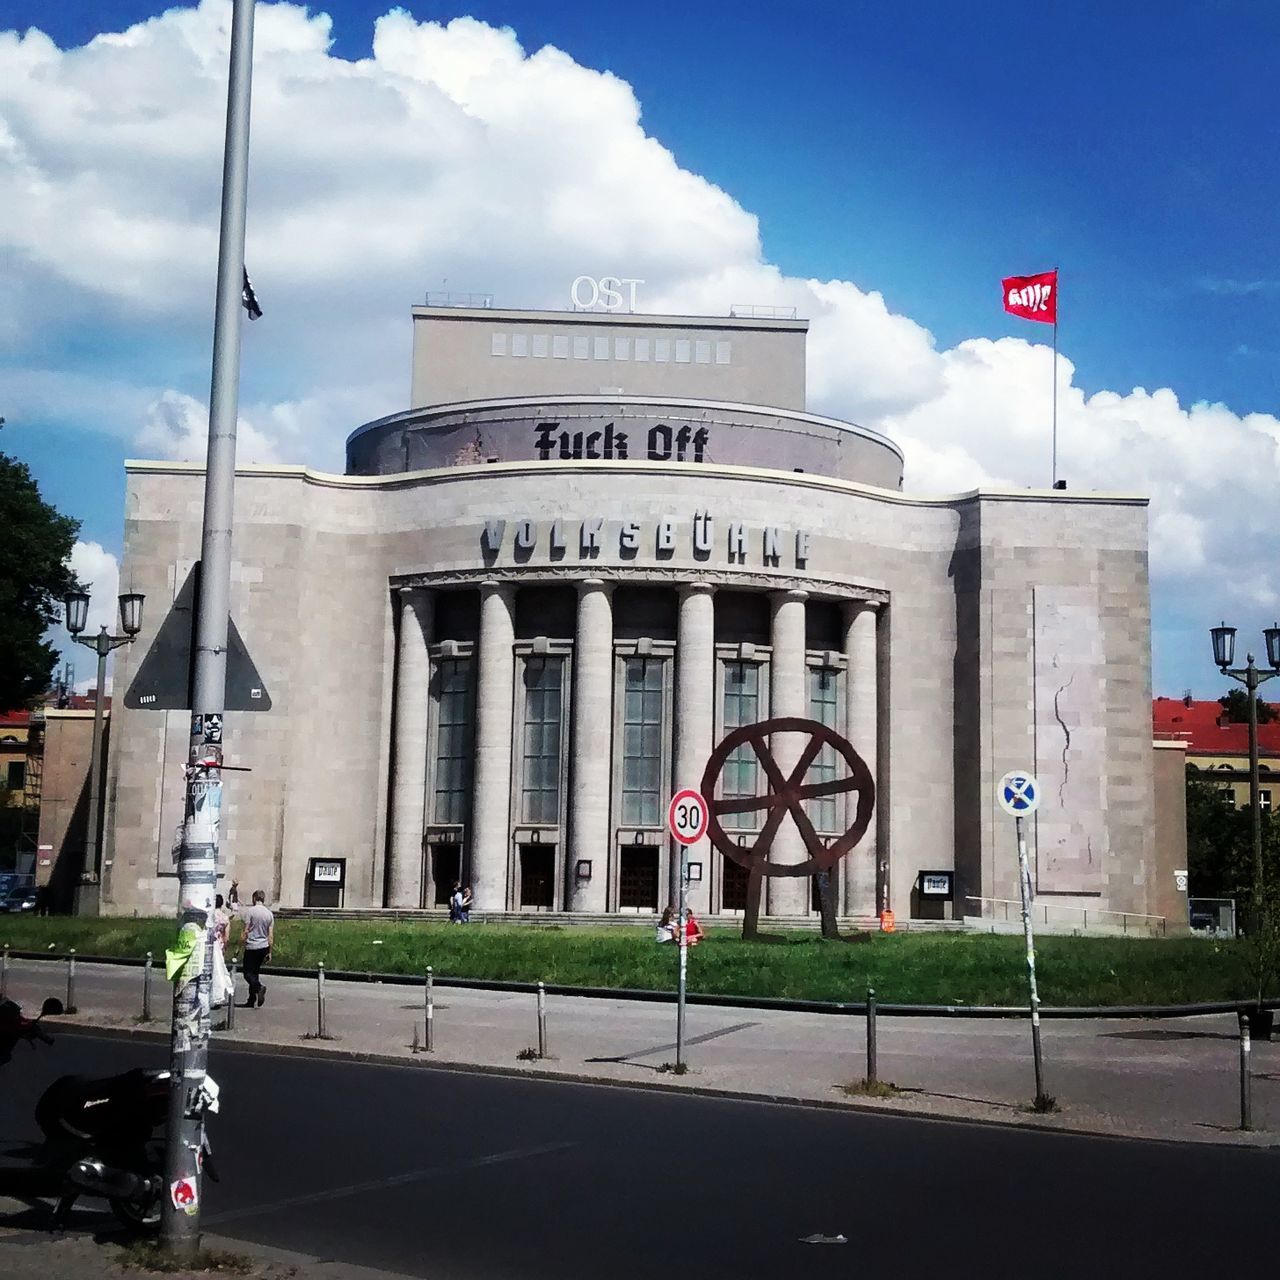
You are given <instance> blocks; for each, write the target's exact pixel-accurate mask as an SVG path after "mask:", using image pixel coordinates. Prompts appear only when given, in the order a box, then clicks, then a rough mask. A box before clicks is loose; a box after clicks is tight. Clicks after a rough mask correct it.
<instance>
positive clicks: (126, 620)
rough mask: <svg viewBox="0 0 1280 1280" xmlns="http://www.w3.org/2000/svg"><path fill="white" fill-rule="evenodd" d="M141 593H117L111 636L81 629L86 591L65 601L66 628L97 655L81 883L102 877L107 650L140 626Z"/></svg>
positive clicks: (130, 638) (125, 640) (85, 612)
mask: <svg viewBox="0 0 1280 1280" xmlns="http://www.w3.org/2000/svg"><path fill="white" fill-rule="evenodd" d="M144 598H145V597H143V596H142V595H140V594H139V593H138V592H136V591H126V592H122V593H121V595H120V630H121V631H123V632H124V634H123V635H120V636H113V635H109V634H108V633H107V628H106V626H105V625H104V626H103V628H102V630H101V631H99V632H98V634H97V635H96V636H94V637H93V638H92V639H91V640H90V639H86V638H85V637H83V636H82V635H81V634H80V633H81V632H82V631H83V630H84V628H85V623H86V622H87V621H88V618H89V593H88V592H87V591H69V592H67V596H66V600H65V602H64V603H65V605H66V610H67V630H68V631H69V632H70V633H71V637H72V639H73V640H75V642H76V644H82V645H84V646H85V648H87V649H92V650H93V651H94V652H95V653H96V654H97V655H98V687H97V691H96V694H95V697H94V704H93V753H92V755H91V757H90V761H89V823H88V832H87V836H86V839H85V859H84V867H83V869H82V871H81V873H80V880H81V883H83V884H100V883H101V881H102V849H101V847H100V840H99V832H98V790H99V783H100V779H101V777H102V697H103V686H104V685H105V684H106V680H107V654H109V653H110V652H111V650H112V649H118V648H120V646H121V645H125V644H132V643H133V640H134V637H135V636H136V635H137V634H138V632H139V631H141V630H142V602H143V599H144Z"/></svg>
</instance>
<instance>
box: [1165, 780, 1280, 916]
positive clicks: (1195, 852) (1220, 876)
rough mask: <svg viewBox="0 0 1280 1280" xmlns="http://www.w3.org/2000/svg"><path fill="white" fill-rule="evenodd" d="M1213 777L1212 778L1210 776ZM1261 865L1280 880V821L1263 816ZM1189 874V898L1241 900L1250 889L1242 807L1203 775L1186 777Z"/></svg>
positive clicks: (1247, 823) (1249, 845) (1249, 848)
mask: <svg viewBox="0 0 1280 1280" xmlns="http://www.w3.org/2000/svg"><path fill="white" fill-rule="evenodd" d="M1210 776H1211V775H1210ZM1262 865H1263V873H1264V875H1265V876H1266V878H1267V879H1268V880H1270V881H1275V880H1277V879H1280V819H1277V817H1276V816H1275V815H1274V814H1272V813H1266V812H1264V813H1263V815H1262ZM1187 872H1188V877H1189V882H1188V890H1189V892H1190V894H1191V896H1192V897H1193V898H1236V899H1238V900H1240V903H1241V905H1243V899H1244V898H1245V897H1246V896H1247V895H1248V894H1250V893H1251V892H1252V889H1253V823H1252V818H1251V815H1250V812H1249V807H1248V806H1247V805H1246V806H1245V807H1244V808H1242V809H1237V808H1236V806H1235V803H1234V801H1233V800H1232V798H1231V795H1230V794H1229V792H1226V791H1224V790H1223V789H1222V788H1220V787H1218V786H1215V785H1214V784H1213V783H1212V782H1211V781H1208V780H1207V779H1206V778H1205V776H1204V775H1200V776H1199V777H1196V776H1194V775H1191V774H1188V776H1187Z"/></svg>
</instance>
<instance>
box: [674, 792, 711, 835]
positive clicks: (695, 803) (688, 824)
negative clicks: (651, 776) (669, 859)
mask: <svg viewBox="0 0 1280 1280" xmlns="http://www.w3.org/2000/svg"><path fill="white" fill-rule="evenodd" d="M667 827H668V828H669V830H670V831H671V834H672V835H673V836H675V838H676V839H677V840H679V841H680V843H681V844H696V843H697V842H698V841H699V840H701V839H702V837H703V836H704V835H706V833H707V802H706V801H705V800H704V799H703V798H702V796H701V794H700V793H699V792H697V791H694V790H693V789H692V788H691V787H686V788H685V789H684V790H683V791H677V792H676V793H675V795H673V796H672V797H671V804H670V806H669V807H668V809H667Z"/></svg>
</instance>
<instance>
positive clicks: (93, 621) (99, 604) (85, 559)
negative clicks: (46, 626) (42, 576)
mask: <svg viewBox="0 0 1280 1280" xmlns="http://www.w3.org/2000/svg"><path fill="white" fill-rule="evenodd" d="M70 563H71V572H72V573H74V574H75V575H76V578H77V580H78V581H79V582H80V584H81V586H83V587H84V589H85V590H86V591H87V592H88V593H89V621H88V622H87V623H86V624H85V629H84V630H85V635H94V634H96V633H97V631H98V628H99V627H106V628H107V630H108V631H115V630H117V629H118V628H119V626H120V619H119V616H118V613H119V595H120V562H119V561H118V560H117V559H116V558H115V556H113V555H112V554H111V552H110V551H108V550H107V549H106V548H105V547H104V546H102V544H101V543H98V542H80V541H77V542H76V544H75V546H74V547H72V548H71V556H70Z"/></svg>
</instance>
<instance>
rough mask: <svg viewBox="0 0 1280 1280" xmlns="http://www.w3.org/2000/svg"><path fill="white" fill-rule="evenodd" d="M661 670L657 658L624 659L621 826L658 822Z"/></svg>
mask: <svg viewBox="0 0 1280 1280" xmlns="http://www.w3.org/2000/svg"><path fill="white" fill-rule="evenodd" d="M662 670H663V664H662V662H661V661H660V660H659V659H657V658H627V659H626V662H625V670H624V672H623V679H624V688H625V693H624V703H623V710H622V824H623V826H627V827H632V826H635V827H656V826H657V825H658V823H659V822H661V820H662V794H663V786H662V701H663V696H662Z"/></svg>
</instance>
